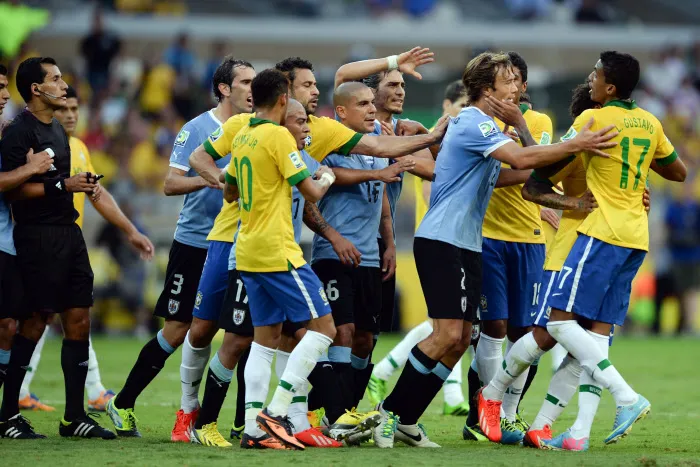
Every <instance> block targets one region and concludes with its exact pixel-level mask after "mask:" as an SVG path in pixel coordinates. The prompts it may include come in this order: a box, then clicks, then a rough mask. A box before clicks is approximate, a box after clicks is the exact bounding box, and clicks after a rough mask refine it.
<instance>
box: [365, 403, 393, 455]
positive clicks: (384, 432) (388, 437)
mask: <svg viewBox="0 0 700 467" xmlns="http://www.w3.org/2000/svg"><path fill="white" fill-rule="evenodd" d="M379 414H380V415H381V421H380V422H379V425H377V426H376V427H374V429H373V430H372V435H373V436H372V438H373V439H374V444H375V445H376V446H377V447H379V448H384V449H386V448H393V447H394V439H395V437H396V428H397V427H398V425H399V417H398V416H397V415H394V414H393V413H391V412H387V411H385V410H384V409H382V408H381V407H379Z"/></svg>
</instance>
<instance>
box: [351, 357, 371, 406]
mask: <svg viewBox="0 0 700 467" xmlns="http://www.w3.org/2000/svg"><path fill="white" fill-rule="evenodd" d="M373 368H374V364H373V363H368V364H367V367H366V368H363V369H361V370H358V369H353V373H355V375H354V376H355V380H354V386H355V390H354V404H353V405H354V406H355V407H359V406H360V401H361V400H362V398H363V397H364V396H365V389H367V383H369V378H370V377H371V376H372V369H373Z"/></svg>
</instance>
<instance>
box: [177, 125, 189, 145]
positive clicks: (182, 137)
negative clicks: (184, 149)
mask: <svg viewBox="0 0 700 467" xmlns="http://www.w3.org/2000/svg"><path fill="white" fill-rule="evenodd" d="M189 137H190V132H189V131H187V130H184V129H183V130H180V133H178V134H177V137H176V138H175V146H184V145H185V143H186V142H187V139H188V138H189Z"/></svg>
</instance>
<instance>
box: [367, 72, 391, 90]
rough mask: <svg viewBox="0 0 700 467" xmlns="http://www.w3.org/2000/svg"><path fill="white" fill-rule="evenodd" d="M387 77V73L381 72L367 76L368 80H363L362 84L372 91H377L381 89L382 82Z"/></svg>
mask: <svg viewBox="0 0 700 467" xmlns="http://www.w3.org/2000/svg"><path fill="white" fill-rule="evenodd" d="M386 75H387V72H386V71H379V72H377V73H374V74H372V75H369V76H367V77H366V78H362V83H363V84H364V85H365V86H367V87H368V88H370V89H372V90H373V91H376V90H378V89H379V83H381V82H382V80H383V79H384V78H385V77H386Z"/></svg>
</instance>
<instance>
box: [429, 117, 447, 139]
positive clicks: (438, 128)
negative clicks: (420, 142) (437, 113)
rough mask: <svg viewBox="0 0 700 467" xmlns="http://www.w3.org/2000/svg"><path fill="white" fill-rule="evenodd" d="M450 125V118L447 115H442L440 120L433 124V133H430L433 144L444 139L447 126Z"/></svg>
mask: <svg viewBox="0 0 700 467" xmlns="http://www.w3.org/2000/svg"><path fill="white" fill-rule="evenodd" d="M449 124H450V116H449V115H443V116H442V117H440V120H438V121H437V123H436V124H435V128H433V131H431V132H430V135H431V136H433V139H434V141H433V144H437V143H439V142H440V141H442V138H444V137H445V133H446V132H447V126H448V125H449Z"/></svg>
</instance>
